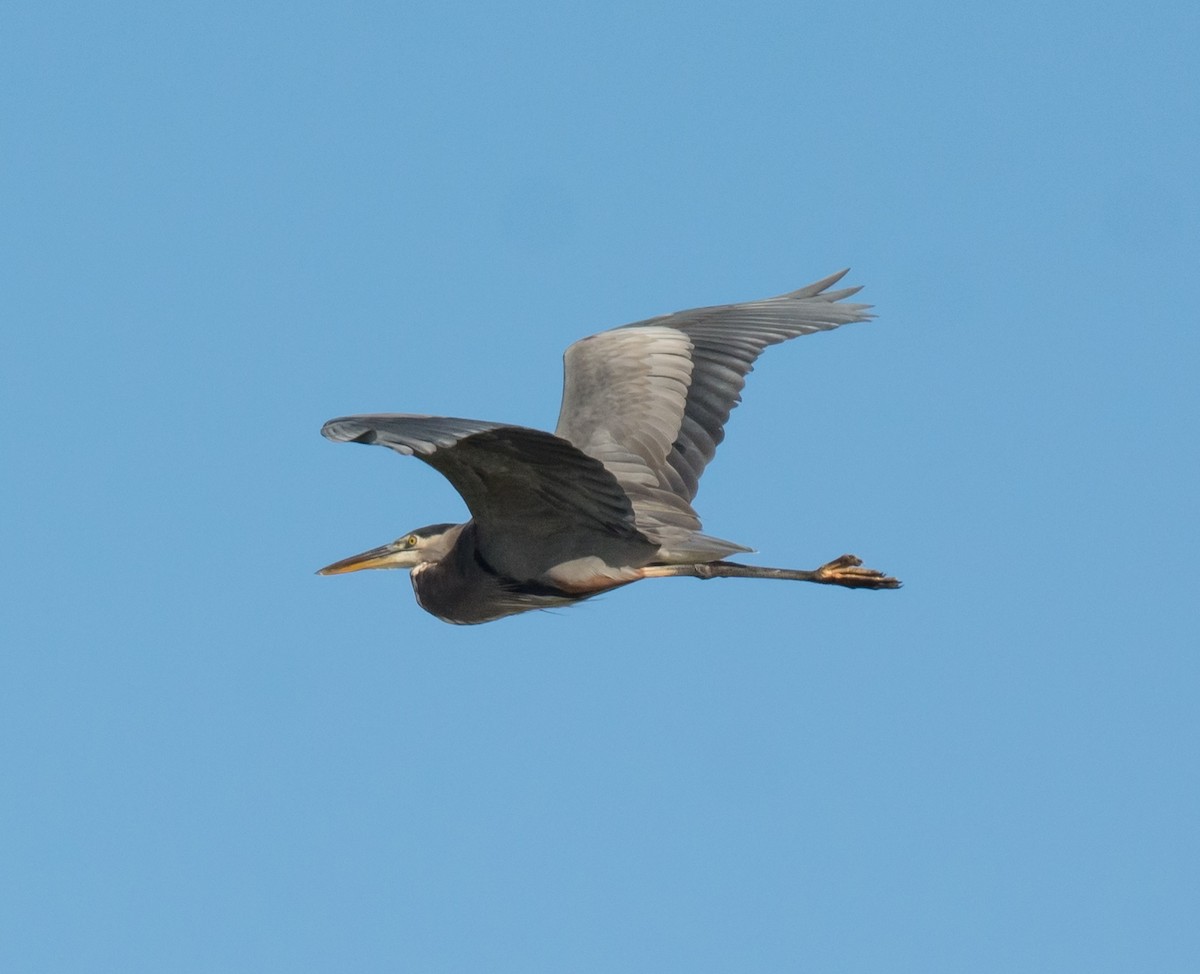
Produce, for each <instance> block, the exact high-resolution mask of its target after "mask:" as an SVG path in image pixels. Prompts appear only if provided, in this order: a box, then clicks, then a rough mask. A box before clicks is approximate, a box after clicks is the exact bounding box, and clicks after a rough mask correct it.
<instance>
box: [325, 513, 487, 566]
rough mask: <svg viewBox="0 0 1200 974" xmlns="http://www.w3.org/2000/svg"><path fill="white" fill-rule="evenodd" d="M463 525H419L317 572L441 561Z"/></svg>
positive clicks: (414, 564) (416, 564)
mask: <svg viewBox="0 0 1200 974" xmlns="http://www.w3.org/2000/svg"><path fill="white" fill-rule="evenodd" d="M462 527H463V526H462V525H461V524H431V525H429V526H428V527H424V528H417V529H416V530H415V531H409V532H408V534H406V535H404V536H403V537H400V538H397V539H396V540H395V541H389V542H388V543H387V544H385V545H380V546H379V547H378V548H372V549H371V550H370V551H364V552H362V553H361V554H357V555H351V556H350V557H349V558H343V559H342V560H341V561H335V562H334V563H333V564H332V565H326V566H325V567H324V568H322V569H320V570H319V571H318V572H317V574H318V575H340V574H342V573H343V572H356V571H359V570H360V569H363V568H416V567H417V566H418V565H424V564H427V563H429V562H434V561H441V560H442V558H444V557H445V555H446V553H447V552H448V551H449V550H450V549H451V548H452V547H453V546H454V542H455V541H456V540H457V539H458V535H459V533H460V532H461V531H462Z"/></svg>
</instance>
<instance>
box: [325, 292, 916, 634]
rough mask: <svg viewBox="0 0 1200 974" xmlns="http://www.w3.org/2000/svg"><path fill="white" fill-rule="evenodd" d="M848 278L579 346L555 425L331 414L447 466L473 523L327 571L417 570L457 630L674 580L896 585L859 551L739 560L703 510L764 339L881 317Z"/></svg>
mask: <svg viewBox="0 0 1200 974" xmlns="http://www.w3.org/2000/svg"><path fill="white" fill-rule="evenodd" d="M842 273H843V274H844V273H845V272H844V271H843V272H842ZM841 276H842V274H838V275H835V276H833V277H831V278H827V279H826V280H824V281H819V282H817V283H816V284H813V285H810V286H809V287H807V288H802V289H801V290H799V291H794V292H792V293H790V294H785V295H781V296H779V297H777V298H768V299H765V300H763V301H754V302H748V303H746V304H738V305H725V306H721V307H715V308H698V309H695V310H693V311H685V312H680V313H678V314H675V315H665V316H662V317H660V318H652V319H650V320H648V321H644V322H637V323H635V324H632V325H626V326H624V327H622V328H616V329H613V330H611V331H606V332H601V333H600V334H598V335H593V336H591V337H590V338H585V339H583V340H581V341H579V342H576V343H575V344H574V345H572V346H571V347H570V348H569V349H567V352H566V355H565V356H564V364H565V381H564V387H563V403H562V409H561V412H560V415H559V421H558V426H557V428H556V430H555V432H554V433H553V434H551V433H545V432H541V431H539V430H533V429H528V428H526V427H521V426H511V425H506V424H503V423H491V422H485V421H480V420H467V419H454V418H451V417H444V416H419V415H409V414H382V415H371V416H351V417H346V418H344V419H335V420H331V421H330V422H328V423H326V424H325V426H324V428H323V429H322V432H323V433H324V434H325V435H326V436H327V437H329V438H330V439H334V440H340V441H353V442H360V443H378V444H381V445H383V446H388V447H391V448H392V449H394V450H396V451H398V452H400V453H404V454H409V455H415V456H417V457H418V458H420V459H422V460H424V461H425V462H426V463H428V464H429V465H430V466H432V467H434V468H435V469H437V470H438V471H440V472H441V473H442V474H443V475H444V476H445V477H446V478H447V479H449V480H450V482H451V483H452V484H453V485H454V487H455V488H456V489H457V490H458V491H459V493H460V494H462V495H463V498H464V500H465V501H466V503H467V507H468V508H469V510H470V511H471V514H472V518H471V520H470V521H467V522H466V523H465V524H454V525H450V524H439V525H433V526H432V527H430V528H422V529H419V530H417V531H414V532H412V533H410V534H408V535H406V536H405V537H403V538H401V539H398V540H397V541H395V542H392V543H390V544H388V545H383V546H382V547H380V548H375V549H372V550H371V551H368V552H364V553H363V554H361V555H355V556H353V557H351V558H347V559H344V560H343V561H340V562H337V563H335V564H333V565H330V566H328V567H327V568H324V569H322V570H321V571H322V573H324V574H336V573H339V572H344V571H355V570H357V569H360V568H410V569H412V584H413V589H414V591H415V592H416V596H417V601H418V602H419V603H420V604H421V606H422V608H424V609H426V610H427V611H429V612H431V613H433V614H434V615H436V616H437V617H438V618H440V619H443V620H445V621H447V622H454V623H477V622H488V621H490V620H492V619H498V618H501V617H503V616H506V615H512V614H514V613H517V612H524V611H527V610H529V609H538V608H549V607H553V606H558V605H565V604H569V603H572V602H578V601H580V600H582V599H585V598H589V597H591V596H593V595H596V594H599V593H600V592H604V591H608V590H610V589H612V588H616V587H618V586H621V585H627V584H629V583H630V582H634V581H638V580H639V579H642V578H652V577H663V576H669V575H691V576H695V577H700V578H711V577H716V576H742V577H770V578H791V579H800V580H807V581H815V582H824V583H828V584H836V585H842V586H846V587H853V588H894V587H896V586H898V585H899V583H898V582H896V581H895V580H894V579H891V578H888V577H887V576H884V575H883V574H881V573H880V572H875V571H872V570H870V569H864V568H861V567H859V565H860V562H859V561H858V560H857V559H856V558H853V557H852V556H848V555H847V556H843V557H842V558H841V559H838V560H836V561H834V562H830V563H829V564H827V565H825V566H823V567H822V568H820V569H817V570H815V571H811V572H810V571H799V570H790V569H765V568H756V567H753V566H748V565H735V564H732V563H730V562H726V561H724V559H725V558H726V557H728V556H729V555H732V554H736V553H738V552H746V551H749V550H750V549H749V548H746V547H744V546H742V545H739V544H735V543H733V542H730V541H723V540H721V539H719V538H713V537H710V536H708V535H706V534H704V533H703V532H702V531H701V530H700V519H699V517H698V516H697V514H696V512H695V511H694V510H693V509H692V506H691V501H692V499H693V497H694V496H695V494H696V489H697V486H698V483H699V479H700V476H701V474H702V473H703V471H704V468H705V466H706V465H707V464H708V462H709V460H711V459H712V457H713V454H714V453H715V452H716V447H717V444H719V443H720V442H721V440H722V439H723V437H724V425H725V422H726V420H727V419H728V417H729V413H730V411H731V410H732V409H733V408H734V406H736V404H737V402H738V401H739V393H740V392H741V389H742V387H743V385H744V377H745V375H746V374H747V373H748V372H749V371H750V369H751V368H752V366H753V363H754V360H755V359H756V358H757V357H758V355H759V354H760V353H761V351H762V350H763V348H765V347H766V346H767V345H771V344H775V343H777V342H781V341H784V340H786V339H789V338H794V337H797V336H799V335H803V334H808V333H811V332H813V331H823V330H829V329H832V328H836V327H838V326H839V325H842V324H847V323H849V322H853V321H862V320H865V319H866V318H869V317H870V316H869V315H868V314H867V313H866V306H865V305H857V304H840V303H838V302H839V301H841V299H843V298H845V297H848V296H849V295H851V294H853V293H855V291H857V290H858V289H857V288H850V289H846V290H843V291H835V292H829V291H828V290H827V289H828V288H829V287H830V286H831V285H832V284H834V283H836V282H837V281H838V280H839V279H840V278H841Z"/></svg>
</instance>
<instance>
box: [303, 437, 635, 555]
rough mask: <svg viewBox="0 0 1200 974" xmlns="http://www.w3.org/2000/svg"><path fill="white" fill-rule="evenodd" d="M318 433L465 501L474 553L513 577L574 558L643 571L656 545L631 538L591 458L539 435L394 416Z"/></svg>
mask: <svg viewBox="0 0 1200 974" xmlns="http://www.w3.org/2000/svg"><path fill="white" fill-rule="evenodd" d="M321 433H322V434H323V435H325V436H327V437H328V438H329V439H331V440H337V441H339V442H344V443H377V444H379V445H380V446H386V447H390V448H391V449H393V450H395V451H396V452H397V453H403V454H405V455H409V456H415V457H417V459H419V460H423V461H424V462H425V463H427V464H429V465H430V466H431V467H433V468H434V469H435V470H437V471H438V472H439V473H441V474H442V475H443V476H444V477H445V478H446V479H447V480H449V481H450V483H451V484H453V485H454V488H455V490H457V491H458V492H459V493H460V494H461V495H462V497H463V500H464V501H466V504H467V508H468V509H469V510H470V512H471V516H472V518H474V521H475V525H476V531H477V537H478V540H479V549H480V554H482V556H483V557H484V559H485V560H486V561H487V563H488V565H489V566H491V567H492V568H493V569H495V570H496V571H498V572H500V573H501V574H504V575H508V576H510V577H512V578H518V579H522V578H537V577H539V576H541V575H542V574H544V573H545V572H546V571H548V570H549V569H551V568H553V567H554V566H556V565H560V564H562V563H564V562H568V561H571V560H573V559H575V558H584V557H588V556H596V557H599V558H601V559H602V560H604V561H605V562H606V563H607V564H610V565H631V564H644V563H645V562H646V561H647V560H648V559H649V558H650V556H651V555H652V554H653V553H654V552H655V551H656V550H657V548H658V546H657V545H656V544H654V543H653V542H651V541H650V540H649V539H648V538H646V537H645V536H644V535H643V534H642V533H641V532H639V531H638V529H637V527H636V525H635V523H634V513H633V507H632V505H631V503H630V500H629V497H628V496H627V495H626V493H625V491H624V490H623V489H622V487H621V485H620V484H619V483H618V482H617V480H616V478H615V477H614V476H613V475H612V474H611V473H610V472H609V471H608V470H607V469H605V467H604V465H603V464H602V463H601V462H600V461H599V460H597V459H595V458H594V457H590V456H588V455H586V454H585V453H583V452H582V451H580V450H578V449H577V448H576V447H574V446H572V445H571V444H570V443H568V442H567V441H566V440H564V439H562V438H560V437H558V436H554V435H552V434H550V433H543V432H542V431H540V430H534V429H528V428H526V427H523V426H507V425H504V424H502V423H489V422H485V421H481V420H473V419H454V418H452V417H448V416H412V415H405V414H400V413H395V414H380V415H374V416H347V417H344V418H342V419H331V420H330V421H329V422H328V423H326V424H325V425H324V426H323V427H322V429H321Z"/></svg>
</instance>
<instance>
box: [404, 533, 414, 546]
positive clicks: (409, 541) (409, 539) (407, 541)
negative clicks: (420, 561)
mask: <svg viewBox="0 0 1200 974" xmlns="http://www.w3.org/2000/svg"><path fill="white" fill-rule="evenodd" d="M404 543H405V544H406V545H408V546H409V547H410V548H415V547H416V546H417V536H416V535H415V534H410V535H409V536H408V537H407V538H405V539H404Z"/></svg>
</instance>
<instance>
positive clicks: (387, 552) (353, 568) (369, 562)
mask: <svg viewBox="0 0 1200 974" xmlns="http://www.w3.org/2000/svg"><path fill="white" fill-rule="evenodd" d="M419 561H420V559H419V558H418V557H417V553H416V552H415V551H413V550H412V549H411V548H405V547H403V546H401V545H400V543H399V542H396V541H392V542H389V543H388V544H385V545H380V546H379V547H378V548H372V549H371V550H370V551H364V552H362V553H360V554H357V555H351V556H350V557H349V558H343V559H342V560H341V561H335V562H334V563H333V564H332V565H326V566H325V567H324V568H321V569H318V571H317V574H318V575H341V574H342V573H343V572H357V571H362V570H363V569H364V568H412V567H413V566H414V565H416V564H418V563H419Z"/></svg>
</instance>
